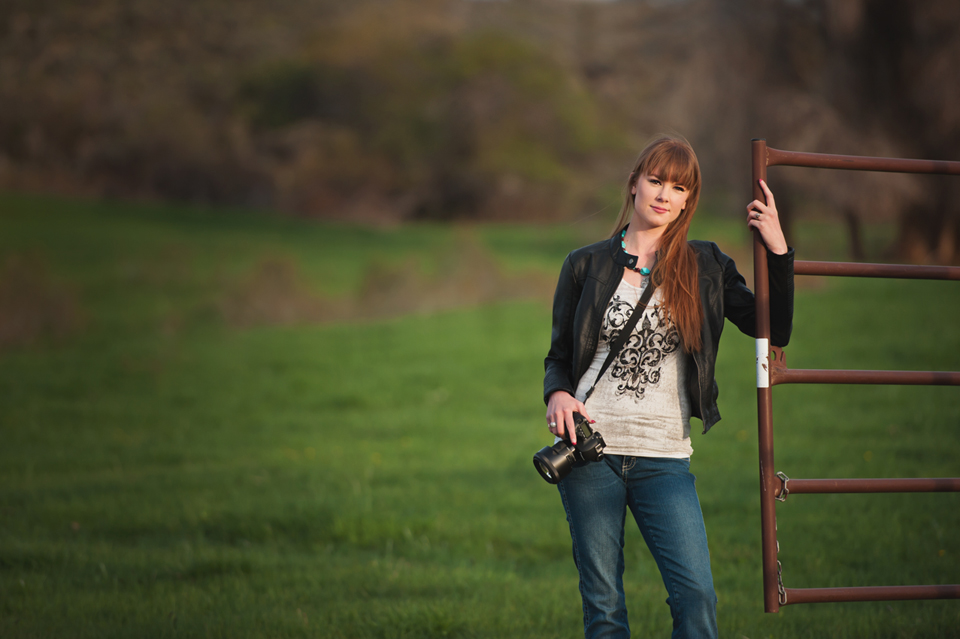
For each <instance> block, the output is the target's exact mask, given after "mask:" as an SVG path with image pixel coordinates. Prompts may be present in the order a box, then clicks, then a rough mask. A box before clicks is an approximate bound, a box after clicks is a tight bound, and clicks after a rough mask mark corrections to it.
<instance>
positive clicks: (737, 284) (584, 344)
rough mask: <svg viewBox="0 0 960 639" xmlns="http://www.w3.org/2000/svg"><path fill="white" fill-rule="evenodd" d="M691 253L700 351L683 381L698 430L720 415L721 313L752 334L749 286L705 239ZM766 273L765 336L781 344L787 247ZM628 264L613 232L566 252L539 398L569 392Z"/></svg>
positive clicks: (788, 287)
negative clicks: (695, 272) (696, 274)
mask: <svg viewBox="0 0 960 639" xmlns="http://www.w3.org/2000/svg"><path fill="white" fill-rule="evenodd" d="M690 246H691V247H693V249H694V251H696V252H697V261H698V267H699V278H700V299H701V302H702V305H703V314H704V317H703V327H702V329H701V338H702V339H701V343H702V346H701V349H700V351H698V352H695V353H693V354H692V355H688V357H690V358H691V359H692V360H693V362H694V364H693V366H688V367H687V370H688V371H691V372H693V371H696V375H688V379H687V382H686V386H687V392H688V393H689V397H690V406H691V410H692V412H693V416H694V417H698V418H700V419H701V420H702V421H703V432H704V433H706V432H707V431H708V430H710V428H711V427H712V426H713V425H714V424H716V423H717V422H718V421H720V411H719V410H718V409H717V395H718V394H719V390H718V388H717V382H716V380H715V379H714V372H715V369H716V362H717V346H718V345H719V342H720V333H721V332H722V331H723V320H724V318H727V319H729V320H730V321H731V322H733V323H734V324H735V325H736V326H737V328H739V329H740V330H741V331H742V332H744V333H746V334H747V335H750V336H751V337H755V324H756V322H755V315H756V312H755V308H754V297H753V292H752V291H751V290H750V289H749V288H747V285H746V282H745V281H744V279H743V276H742V275H740V273H738V272H737V266H736V264H734V262H733V260H732V259H730V257H728V256H727V255H725V254H724V253H723V252H722V251H721V250H720V248H719V247H718V246H717V245H716V244H714V243H713V242H702V241H691V242H690ZM767 264H768V272H769V277H770V337H771V339H770V341H771V342H772V344H773V345H774V346H786V344H787V342H788V341H790V332H791V330H792V328H793V249H790V250H789V251H787V253H786V254H784V255H775V254H773V253H770V252H769V251H768V252H767ZM625 266H629V267H632V266H633V264H630V263H629V259H628V256H627V255H626V254H625V253H624V252H623V251H621V249H620V238H619V236H614V237H613V238H611V239H609V240H604V241H602V242H597V243H596V244H591V245H590V246H585V247H583V248H580V249H577V250H575V251H573V252H571V253H570V254H569V255H568V256H567V259H566V260H564V262H563V267H562V268H561V269H560V280H559V282H558V283H557V291H556V293H555V294H554V298H553V333H552V335H551V339H550V352H549V353H548V354H547V358H546V360H545V361H544V369H545V371H546V373H545V375H544V378H543V400H544V402H547V401H548V400H549V398H550V395H551V394H552V393H554V392H555V391H558V390H564V391H567V392H568V393H570V394H571V395H575V394H576V388H577V383H578V382H579V380H580V378H581V377H582V376H583V374H584V373H585V372H586V371H587V369H588V368H589V367H590V363H591V362H592V361H593V357H594V354H595V353H596V350H597V341H598V340H599V337H600V324H601V321H602V319H603V314H604V312H605V311H606V308H607V304H608V303H609V302H610V298H611V297H613V294H614V292H615V291H616V290H617V287H618V286H619V285H620V280H621V279H622V278H623V268H624V267H625Z"/></svg>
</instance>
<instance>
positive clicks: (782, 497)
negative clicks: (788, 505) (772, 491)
mask: <svg viewBox="0 0 960 639" xmlns="http://www.w3.org/2000/svg"><path fill="white" fill-rule="evenodd" d="M777 477H779V478H780V494H779V495H777V501H787V495H789V494H790V489H789V488H787V482H788V481H790V478H789V477H787V476H786V475H785V474H784V473H782V472H779V473H777Z"/></svg>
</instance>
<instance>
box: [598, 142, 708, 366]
mask: <svg viewBox="0 0 960 639" xmlns="http://www.w3.org/2000/svg"><path fill="white" fill-rule="evenodd" d="M641 175H656V176H657V177H659V178H660V179H662V180H666V181H668V182H675V183H677V184H680V185H682V186H684V187H686V189H687V192H688V193H689V195H688V196H687V203H686V206H685V207H684V209H683V211H681V213H680V215H679V216H678V217H677V219H675V220H674V221H673V222H671V223H670V224H669V225H668V226H667V228H666V230H665V231H664V232H663V235H662V236H661V237H660V243H659V246H658V247H657V263H656V266H654V267H653V273H651V277H652V278H653V281H654V283H655V284H656V285H657V287H658V288H659V289H660V291H661V295H662V296H663V306H664V308H665V309H666V311H667V316H668V317H669V319H670V321H671V322H672V323H673V325H674V326H676V327H677V331H679V333H680V338H681V340H682V341H683V350H685V351H686V352H688V353H692V352H694V351H699V350H700V347H701V346H702V344H701V343H700V328H701V326H702V324H703V309H702V308H701V304H700V282H699V279H698V277H697V254H696V252H695V251H694V250H693V249H692V248H690V245H689V244H687V231H688V230H689V229H690V221H691V220H692V219H693V214H694V213H695V212H696V210H697V202H698V201H699V200H700V163H699V162H698V161H697V154H696V153H694V152H693V147H692V146H690V143H689V142H687V141H686V140H685V139H683V138H682V137H679V136H671V135H663V136H660V137H657V138H656V139H654V140H653V141H652V142H650V143H649V144H648V145H647V146H646V148H644V149H643V151H641V152H640V156H639V157H638V158H637V161H636V162H635V163H634V167H633V171H631V173H630V177H629V179H628V180H627V187H626V189H625V190H624V198H623V206H622V207H621V208H620V215H619V216H618V217H617V223H616V226H614V229H613V234H614V235H616V234H618V233H620V231H621V230H623V227H625V226H626V225H627V223H628V222H630V218H631V216H632V215H633V211H634V209H633V200H634V198H635V197H636V196H635V195H633V194H632V193H631V192H630V191H631V190H632V189H633V187H634V186H635V185H636V184H637V180H638V179H639V178H640V176H641Z"/></svg>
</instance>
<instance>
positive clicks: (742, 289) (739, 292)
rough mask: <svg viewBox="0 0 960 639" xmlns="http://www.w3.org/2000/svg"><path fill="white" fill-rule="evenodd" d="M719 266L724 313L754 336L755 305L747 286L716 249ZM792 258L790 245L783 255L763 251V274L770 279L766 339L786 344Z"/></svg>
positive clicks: (789, 329) (790, 320) (790, 319)
mask: <svg viewBox="0 0 960 639" xmlns="http://www.w3.org/2000/svg"><path fill="white" fill-rule="evenodd" d="M717 253H719V255H718V259H719V260H720V264H721V267H722V268H723V302H724V304H723V308H724V315H725V316H726V317H727V319H729V320H730V321H731V322H733V323H734V324H735V325H736V327H737V328H739V329H740V331H741V332H743V333H745V334H747V335H749V336H751V337H756V330H757V329H756V307H755V305H754V299H755V298H754V295H753V291H751V290H750V289H749V288H747V284H746V282H745V281H744V279H743V276H742V275H740V273H739V272H738V271H737V265H736V264H735V263H734V261H733V260H732V259H731V258H730V257H729V256H727V255H724V254H723V253H722V252H720V251H719V249H717ZM793 259H794V250H793V249H792V248H790V249H789V250H788V251H787V252H786V253H784V254H783V255H777V254H775V253H771V252H770V251H767V275H768V278H769V279H768V281H769V282H770V342H771V343H772V344H773V345H774V346H780V347H783V346H786V345H787V343H788V342H789V341H790V333H791V332H792V331H793Z"/></svg>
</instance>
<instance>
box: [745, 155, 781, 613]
mask: <svg viewBox="0 0 960 639" xmlns="http://www.w3.org/2000/svg"><path fill="white" fill-rule="evenodd" d="M751 146H752V155H753V199H755V200H760V201H761V202H766V196H765V195H764V194H763V189H761V188H760V180H764V181H766V179H767V141H766V140H762V139H755V140H753V141H752V143H751ZM753 290H754V294H755V295H756V314H757V317H756V339H757V342H756V344H757V418H758V419H757V424H758V433H757V435H758V440H759V448H760V532H761V539H762V549H763V607H764V610H765V611H766V612H777V611H778V610H779V609H780V599H779V590H778V585H779V579H778V565H777V510H776V503H775V501H774V500H775V497H776V494H777V481H778V480H777V476H776V473H775V470H774V464H773V392H772V389H771V388H770V360H769V359H768V356H769V354H770V282H769V279H768V276H767V247H766V246H765V245H764V243H763V240H761V239H760V232H759V231H756V230H755V231H754V232H753Z"/></svg>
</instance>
